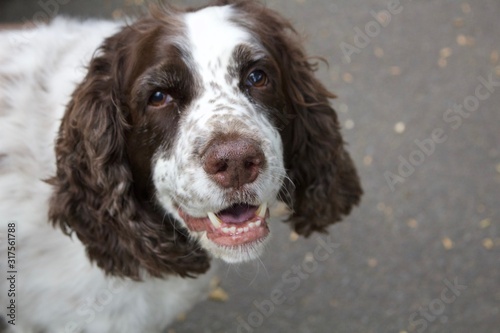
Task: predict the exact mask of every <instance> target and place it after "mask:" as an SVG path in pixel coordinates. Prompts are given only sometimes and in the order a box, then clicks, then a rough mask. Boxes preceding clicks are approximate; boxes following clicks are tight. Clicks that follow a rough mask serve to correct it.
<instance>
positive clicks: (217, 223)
mask: <svg viewBox="0 0 500 333" xmlns="http://www.w3.org/2000/svg"><path fill="white" fill-rule="evenodd" d="M208 218H209V219H210V222H212V225H213V226H214V227H215V228H216V229H219V228H220V227H221V226H222V223H221V221H220V220H219V218H218V217H217V216H216V215H215V214H214V213H212V212H208Z"/></svg>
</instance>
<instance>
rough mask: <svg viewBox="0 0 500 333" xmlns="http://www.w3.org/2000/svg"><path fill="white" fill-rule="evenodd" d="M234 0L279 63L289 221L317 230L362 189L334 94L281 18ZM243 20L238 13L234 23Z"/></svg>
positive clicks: (345, 211) (303, 228) (339, 214)
mask: <svg viewBox="0 0 500 333" xmlns="http://www.w3.org/2000/svg"><path fill="white" fill-rule="evenodd" d="M234 3H235V6H237V7H246V9H247V10H249V11H250V12H253V13H254V15H253V16H252V18H253V20H254V21H252V22H251V23H250V24H252V25H253V27H254V30H255V29H257V33H258V35H259V37H260V39H261V40H262V41H263V43H264V44H265V46H266V48H267V49H268V50H270V51H271V53H272V56H273V57H274V58H275V59H276V60H277V63H278V65H279V66H280V69H281V75H282V84H283V90H284V92H285V94H286V109H285V115H284V116H283V122H284V125H285V126H284V129H283V131H282V139H283V144H284V148H285V166H286V168H287V170H288V176H289V177H290V180H291V182H292V183H293V186H289V185H290V184H288V186H285V188H284V190H283V195H284V196H290V195H291V197H292V198H290V199H291V201H292V206H293V207H292V208H293V215H292V216H291V218H290V220H289V223H290V224H292V225H293V227H294V229H295V230H296V231H297V232H298V233H299V234H303V235H306V236H308V235H310V234H311V233H312V232H313V231H320V232H323V231H325V230H326V227H327V226H328V225H329V224H332V223H335V222H337V221H339V220H340V219H341V218H342V216H343V215H347V214H349V212H350V211H351V208H352V207H353V205H356V204H358V203H359V201H360V198H361V195H362V193H363V191H362V189H361V185H360V181H359V177H358V174H357V172H356V169H355V167H354V164H353V162H352V160H351V158H350V156H349V154H348V153H347V151H346V150H345V149H344V141H343V139H342V136H341V134H340V130H339V124H338V120H337V115H336V113H335V111H334V110H333V109H332V108H331V106H330V104H329V101H328V99H329V98H334V97H335V96H334V95H333V94H332V93H330V92H329V91H328V90H327V89H326V88H325V87H324V86H323V85H322V84H321V82H319V81H318V80H317V79H316V78H315V77H314V71H315V69H316V66H315V65H314V64H311V63H310V62H309V61H308V59H307V57H306V55H305V52H304V51H303V49H302V47H301V42H300V40H299V38H298V36H297V33H296V32H295V30H294V29H293V27H292V26H291V24H290V23H289V22H288V21H287V20H285V19H283V18H282V17H281V16H280V15H279V14H277V13H276V12H274V11H272V10H269V9H266V8H265V7H263V6H262V5H259V4H258V3H256V2H254V1H246V2H240V1H234ZM255 21H257V22H255ZM240 22H243V23H240ZM244 22H245V19H244V18H242V20H241V21H239V22H238V23H240V24H245V23H244ZM255 27H257V28H255Z"/></svg>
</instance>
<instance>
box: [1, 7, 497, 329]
mask: <svg viewBox="0 0 500 333" xmlns="http://www.w3.org/2000/svg"><path fill="white" fill-rule="evenodd" d="M42 1H45V0H42ZM47 1H48V0H47ZM61 2H63V1H61ZM66 2H67V1H66ZM141 2H142V1H133V0H130V1H128V0H127V1H125V2H124V1H123V0H121V1H95V0H92V1H90V0H88V1H77V0H70V1H69V2H68V3H67V4H65V5H60V6H59V8H58V9H59V11H60V12H64V13H70V14H71V15H76V16H80V17H94V16H98V17H111V16H114V17H120V16H121V15H123V13H127V12H130V11H131V10H132V11H134V10H135V7H136V4H138V5H140V4H141ZM174 2H175V3H178V4H188V5H194V4H201V3H204V1H203V0H193V1H181V0H177V1H174ZM267 3H268V5H269V7H271V8H275V9H277V10H279V11H280V12H281V13H282V14H283V15H285V16H287V17H289V18H290V19H291V20H292V22H293V23H294V24H295V26H296V27H297V29H298V30H299V31H300V32H301V33H302V34H303V35H304V36H305V40H306V45H307V49H308V51H309V53H310V54H311V55H320V56H324V57H325V58H326V59H327V60H328V62H329V63H330V65H329V67H327V66H322V67H321V68H320V70H319V72H318V76H319V77H320V78H321V79H322V80H323V81H324V82H325V83H326V85H327V86H328V87H329V88H331V90H332V91H334V92H335V93H336V94H337V95H338V96H339V98H338V99H336V100H335V101H333V105H334V106H335V108H336V109H337V111H338V113H339V116H340V119H341V121H342V124H343V127H344V129H343V133H344V136H345V138H346V140H347V141H348V142H349V150H350V152H351V153H352V156H353V158H354V160H355V162H356V163H357V166H358V168H359V172H360V174H361V177H362V181H363V186H364V189H365V192H366V194H365V196H364V197H363V202H362V205H361V206H360V207H359V208H357V209H355V211H354V213H353V214H352V215H351V216H349V217H348V218H347V219H346V220H345V221H344V222H343V223H341V224H338V225H335V226H333V227H332V228H331V229H330V236H329V237H330V240H331V242H333V243H334V247H333V251H332V253H330V254H329V255H328V257H327V258H326V259H325V260H324V261H322V262H317V261H315V260H314V256H313V254H314V250H315V249H316V247H317V246H318V244H320V242H321V241H320V240H319V238H321V239H323V240H325V239H327V238H326V236H319V235H316V236H313V237H311V238H310V239H307V240H306V239H302V238H300V239H298V240H297V239H295V238H294V237H293V235H290V231H289V230H288V228H287V227H286V226H285V225H280V226H278V230H279V231H280V232H279V233H278V234H277V235H275V237H274V241H273V242H272V244H271V245H270V246H269V248H268V251H267V254H266V255H265V256H264V257H263V258H262V261H260V262H256V263H252V264H246V265H241V266H237V267H235V266H224V267H223V269H222V271H221V274H220V279H221V283H220V286H221V288H222V290H223V291H224V292H225V293H226V294H227V297H228V298H227V299H225V298H226V297H224V296H226V295H225V294H224V293H222V292H221V290H219V295H218V296H217V295H215V296H217V297H215V296H214V297H213V298H216V299H219V300H218V301H216V300H213V299H212V300H208V301H206V302H203V303H201V304H199V305H198V306H196V307H195V308H194V310H193V311H192V312H190V313H188V314H186V316H185V317H183V318H179V321H178V322H177V323H176V324H174V325H173V326H172V327H171V328H169V329H168V332H171V333H173V332H177V333H180V332H207V333H209V332H214V333H220V332H245V333H246V332H262V333H265V332H300V333H309V332H384V333H385V332H397V333H402V332H500V226H499V222H500V126H499V125H500V60H499V58H500V55H499V52H500V19H499V16H500V1H498V0H481V1H471V0H469V1H454V0H425V1H423V0H413V1H411V0H401V2H400V5H399V6H396V7H390V8H391V10H392V13H390V12H389V11H387V9H388V6H390V5H389V3H390V1H389V0H369V1H368V0H337V1H332V0H297V1H295V0H268V1H267ZM39 12H42V13H43V8H42V6H41V5H40V3H37V1H28V0H24V1H19V0H15V1H14V0H7V1H5V0H3V1H2V2H0V21H1V22H14V21H20V20H21V21H22V20H29V19H32V18H33V17H34V15H37V13H39ZM388 13H389V14H388ZM38 15H40V14H38ZM375 17H377V19H375ZM376 20H378V22H379V23H377V21H376ZM363 35H364V37H363ZM349 50H350V52H351V54H350V57H348V56H347V55H348V53H349V52H348V51H349ZM346 52H347V53H346ZM487 81H490V83H489V84H488V83H487ZM485 82H486V83H485ZM478 87H480V88H478ZM460 110H462V111H460ZM318 237H319V238H318ZM297 267H304V269H305V270H306V271H309V273H305V271H301V272H297V271H296V268H297ZM290 279H293V280H292V281H290ZM20 287H22V286H20ZM278 296H279V297H278ZM273 301H275V302H274V303H273ZM277 303H280V304H277ZM131 306H133V305H131Z"/></svg>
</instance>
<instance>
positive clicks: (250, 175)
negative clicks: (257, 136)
mask: <svg viewBox="0 0 500 333" xmlns="http://www.w3.org/2000/svg"><path fill="white" fill-rule="evenodd" d="M202 162H203V169H204V170H205V172H206V173H207V174H208V175H210V177H211V178H212V179H213V180H214V181H215V182H216V183H217V184H219V185H220V186H222V187H224V188H240V187H241V186H243V185H245V184H250V183H252V182H254V181H255V179H257V177H258V175H259V173H260V172H261V170H262V168H264V166H265V164H266V160H265V156H264V152H263V151H262V149H261V148H260V146H259V144H258V143H257V142H255V141H254V140H252V139H247V138H242V137H237V138H223V137H221V138H216V139H215V140H212V142H211V143H210V145H209V147H208V149H206V150H205V152H204V154H203V156H202Z"/></svg>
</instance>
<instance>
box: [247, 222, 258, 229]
mask: <svg viewBox="0 0 500 333" xmlns="http://www.w3.org/2000/svg"><path fill="white" fill-rule="evenodd" d="M256 226H257V225H256V224H255V222H252V223H249V224H248V228H250V229H253V228H255V227H256Z"/></svg>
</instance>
